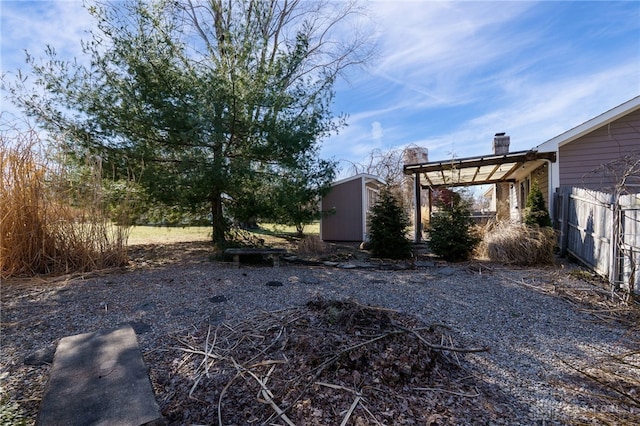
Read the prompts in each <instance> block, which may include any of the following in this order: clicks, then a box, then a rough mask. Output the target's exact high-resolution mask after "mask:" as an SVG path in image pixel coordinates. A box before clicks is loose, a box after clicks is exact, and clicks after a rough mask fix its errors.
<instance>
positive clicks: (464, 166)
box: [404, 150, 556, 189]
mask: <svg viewBox="0 0 640 426" xmlns="http://www.w3.org/2000/svg"><path fill="white" fill-rule="evenodd" d="M544 161H551V162H555V161H556V153H555V152H538V151H534V150H530V151H518V152H511V153H508V154H501V155H496V154H491V155H486V156H482V157H468V158H460V159H453V160H448V161H434V162H429V163H419V164H405V165H404V173H405V174H407V175H410V174H420V175H421V176H422V177H424V179H425V182H423V183H422V187H423V188H434V189H435V188H446V187H450V186H470V185H485V184H492V183H500V182H513V181H515V180H516V178H517V177H518V175H520V174H522V173H528V172H530V171H531V170H533V169H535V168H536V167H538V166H539V165H540V164H542V163H543V162H544Z"/></svg>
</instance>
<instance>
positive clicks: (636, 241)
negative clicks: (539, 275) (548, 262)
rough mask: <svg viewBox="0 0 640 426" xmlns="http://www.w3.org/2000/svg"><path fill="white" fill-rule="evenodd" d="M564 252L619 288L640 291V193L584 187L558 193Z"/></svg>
mask: <svg viewBox="0 0 640 426" xmlns="http://www.w3.org/2000/svg"><path fill="white" fill-rule="evenodd" d="M553 206H554V227H555V228H556V229H557V230H558V231H559V242H558V243H559V246H560V251H561V253H567V252H568V253H570V254H571V255H573V256H575V257H576V258H578V259H579V260H580V261H581V262H583V263H584V264H585V265H587V266H589V267H590V268H591V269H593V270H594V271H595V272H597V273H598V274H600V275H602V276H603V277H605V278H606V279H607V280H608V281H609V283H610V284H612V285H613V286H614V287H616V288H624V289H626V290H629V289H633V290H634V291H635V292H636V293H640V288H639V287H640V194H631V195H622V196H620V197H618V199H617V200H616V196H615V195H614V194H609V193H604V192H598V191H592V190H587V189H582V188H574V187H564V188H559V189H558V190H557V191H556V193H555V194H554V203H553Z"/></svg>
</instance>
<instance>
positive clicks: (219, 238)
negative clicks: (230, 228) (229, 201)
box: [211, 191, 227, 248]
mask: <svg viewBox="0 0 640 426" xmlns="http://www.w3.org/2000/svg"><path fill="white" fill-rule="evenodd" d="M211 223H212V226H213V229H212V233H211V235H212V238H213V242H214V244H215V245H216V246H218V248H223V247H224V245H225V243H226V237H225V234H226V231H227V224H226V221H225V219H224V215H223V213H222V194H221V193H220V191H215V192H214V193H213V195H212V197H211Z"/></svg>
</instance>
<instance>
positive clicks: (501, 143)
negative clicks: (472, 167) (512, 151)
mask: <svg viewBox="0 0 640 426" xmlns="http://www.w3.org/2000/svg"><path fill="white" fill-rule="evenodd" d="M510 143H511V137H509V136H506V135H505V134H504V133H496V135H495V136H494V137H493V153H494V154H496V155H504V154H508V153H509V144H510Z"/></svg>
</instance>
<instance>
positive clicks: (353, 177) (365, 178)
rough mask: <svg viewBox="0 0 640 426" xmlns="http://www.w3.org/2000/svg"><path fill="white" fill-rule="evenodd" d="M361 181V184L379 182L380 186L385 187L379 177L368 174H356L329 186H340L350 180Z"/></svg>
mask: <svg viewBox="0 0 640 426" xmlns="http://www.w3.org/2000/svg"><path fill="white" fill-rule="evenodd" d="M356 179H363V181H362V183H363V184H364V183H365V182H366V181H367V180H374V181H377V182H379V183H380V184H382V185H386V184H387V183H386V182H385V181H384V179H382V178H381V177H379V176H375V175H371V174H369V173H358V174H357V175H354V176H350V177H348V178H344V179H340V180H337V181H335V182H333V183H332V184H331V186H336V185H341V184H343V183H346V182H351V181H352V180H356Z"/></svg>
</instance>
